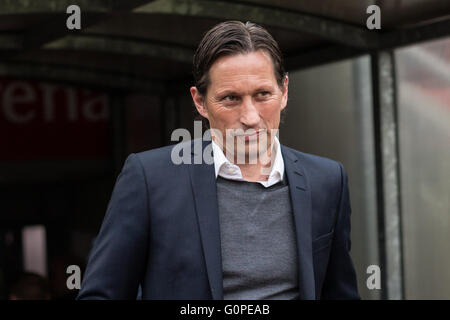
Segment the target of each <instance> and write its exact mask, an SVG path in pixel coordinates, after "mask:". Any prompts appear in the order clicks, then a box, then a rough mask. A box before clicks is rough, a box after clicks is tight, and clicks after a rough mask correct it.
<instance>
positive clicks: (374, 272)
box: [366, 265, 381, 290]
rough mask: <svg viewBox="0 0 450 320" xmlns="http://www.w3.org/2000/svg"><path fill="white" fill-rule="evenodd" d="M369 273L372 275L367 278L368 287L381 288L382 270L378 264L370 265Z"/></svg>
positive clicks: (371, 288)
mask: <svg viewBox="0 0 450 320" xmlns="http://www.w3.org/2000/svg"><path fill="white" fill-rule="evenodd" d="M367 274H370V276H369V277H368V278H367V282H366V285H367V288H368V289H369V290H373V289H381V271H380V267H379V266H377V265H370V266H368V267H367Z"/></svg>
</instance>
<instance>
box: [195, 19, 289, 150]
mask: <svg viewBox="0 0 450 320" xmlns="http://www.w3.org/2000/svg"><path fill="white" fill-rule="evenodd" d="M193 75H194V81H195V86H194V87H191V95H192V99H193V101H194V103H195V106H196V108H197V111H198V112H199V113H200V115H202V116H203V117H204V118H206V119H208V122H209V125H210V127H211V128H213V129H217V130H218V131H220V133H221V134H222V137H223V138H224V139H225V137H226V136H227V132H226V130H227V129H234V130H236V129H237V130H242V131H247V132H249V133H251V132H252V130H254V131H256V134H254V135H248V134H247V135H241V134H237V135H234V137H233V139H242V141H244V143H245V145H246V148H245V153H246V154H247V153H248V146H249V144H251V143H254V142H255V141H257V136H258V133H259V134H265V133H267V134H268V136H267V138H268V142H269V144H268V145H267V147H270V145H271V141H272V139H273V137H272V136H271V130H273V129H278V126H279V123H280V113H281V111H282V110H283V109H284V108H285V107H286V104H287V93H288V77H287V75H286V72H285V70H284V67H283V61H282V55H281V52H280V49H279V47H278V44H277V43H276V41H275V40H274V39H273V38H272V36H271V35H270V34H269V33H268V32H267V31H266V30H265V29H264V28H262V27H260V26H258V25H256V24H253V23H250V22H247V23H245V24H244V23H242V22H239V21H227V22H223V23H220V24H219V25H217V26H215V27H214V28H212V29H211V30H210V31H208V32H207V33H206V34H205V36H204V37H203V39H202V41H201V42H200V45H199V47H198V49H197V51H196V53H195V56H194V66H193ZM217 142H219V143H223V142H224V141H217ZM235 146H236V143H235Z"/></svg>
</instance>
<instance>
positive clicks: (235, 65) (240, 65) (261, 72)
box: [208, 50, 277, 87]
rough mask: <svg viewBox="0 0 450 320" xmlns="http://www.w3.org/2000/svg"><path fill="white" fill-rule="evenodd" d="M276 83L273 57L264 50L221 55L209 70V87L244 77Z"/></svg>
mask: <svg viewBox="0 0 450 320" xmlns="http://www.w3.org/2000/svg"><path fill="white" fill-rule="evenodd" d="M245 78H247V79H256V80H258V81H264V82H268V83H276V82H277V80H276V76H275V69H274V64H273V61H272V58H271V56H270V54H269V53H267V52H266V51H264V50H258V51H253V52H249V53H239V54H234V55H227V56H222V57H219V58H218V59H217V60H216V61H214V63H213V64H212V65H211V67H210V68H209V71H208V87H211V86H214V87H216V86H218V85H221V84H223V83H224V82H225V83H230V82H233V81H238V80H243V79H245Z"/></svg>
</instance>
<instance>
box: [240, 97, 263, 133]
mask: <svg viewBox="0 0 450 320" xmlns="http://www.w3.org/2000/svg"><path fill="white" fill-rule="evenodd" d="M240 121H241V123H242V124H244V125H245V126H247V127H249V128H252V127H256V126H257V125H258V124H259V122H260V116H259V111H258V109H257V108H256V107H255V105H254V104H253V101H252V99H251V98H250V97H246V98H245V99H244V101H243V102H242V105H241V115H240Z"/></svg>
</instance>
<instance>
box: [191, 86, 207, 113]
mask: <svg viewBox="0 0 450 320" xmlns="http://www.w3.org/2000/svg"><path fill="white" fill-rule="evenodd" d="M190 91H191V96H192V101H194V104H195V108H197V111H198V113H200V115H201V116H202V117H204V118H206V119H209V118H208V110H207V109H206V106H205V99H204V97H203V95H201V94H200V92H198V89H197V87H191V89H190Z"/></svg>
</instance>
